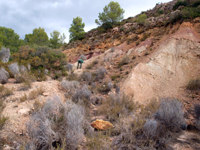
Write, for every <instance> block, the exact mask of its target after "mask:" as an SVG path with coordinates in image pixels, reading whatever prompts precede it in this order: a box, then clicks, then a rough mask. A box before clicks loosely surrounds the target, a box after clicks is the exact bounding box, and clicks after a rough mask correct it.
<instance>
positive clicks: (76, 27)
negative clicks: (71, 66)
mask: <svg viewBox="0 0 200 150" xmlns="http://www.w3.org/2000/svg"><path fill="white" fill-rule="evenodd" d="M84 27H85V24H84V23H82V18H81V17H76V18H73V22H72V24H71V27H70V29H69V33H70V41H76V40H82V39H83V38H84V37H85V32H84Z"/></svg>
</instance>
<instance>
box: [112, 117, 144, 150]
mask: <svg viewBox="0 0 200 150" xmlns="http://www.w3.org/2000/svg"><path fill="white" fill-rule="evenodd" d="M144 124H145V119H144V118H140V117H139V116H129V117H125V118H124V119H123V120H122V121H121V123H120V127H118V128H119V130H118V132H119V133H118V134H120V135H119V136H116V137H115V138H114V139H113V141H112V146H113V148H114V149H120V150H122V149H126V150H132V149H137V148H142V149H143V148H144V145H145V144H146V141H144V139H142V134H143V131H142V130H143V126H144Z"/></svg>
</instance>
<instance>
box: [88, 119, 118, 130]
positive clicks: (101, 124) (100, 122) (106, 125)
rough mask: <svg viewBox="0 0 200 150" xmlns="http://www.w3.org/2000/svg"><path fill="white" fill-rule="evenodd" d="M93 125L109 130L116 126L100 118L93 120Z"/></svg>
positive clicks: (96, 127)
mask: <svg viewBox="0 0 200 150" xmlns="http://www.w3.org/2000/svg"><path fill="white" fill-rule="evenodd" d="M91 126H92V127H93V128H95V129H97V130H108V129H111V128H113V127H114V126H113V124H112V123H110V122H108V121H103V120H99V119H97V120H96V121H94V122H92V124H91Z"/></svg>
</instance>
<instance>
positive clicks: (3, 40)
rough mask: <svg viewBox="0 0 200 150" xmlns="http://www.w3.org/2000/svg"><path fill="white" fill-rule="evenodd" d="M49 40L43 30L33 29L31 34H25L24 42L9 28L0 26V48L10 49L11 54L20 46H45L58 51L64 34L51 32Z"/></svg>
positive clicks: (62, 42)
mask: <svg viewBox="0 0 200 150" xmlns="http://www.w3.org/2000/svg"><path fill="white" fill-rule="evenodd" d="M50 35H51V37H50V39H49V37H48V35H47V33H46V32H45V30H44V28H41V27H39V28H35V29H34V30H33V33H31V34H26V35H25V38H24V40H22V39H20V37H19V35H18V34H17V33H15V32H14V30H13V29H11V28H6V27H1V26H0V48H1V47H6V48H10V52H11V54H13V53H15V52H18V50H19V48H20V46H25V45H29V46H31V47H38V46H47V47H50V48H53V49H58V48H60V46H62V45H63V44H64V40H65V38H66V37H65V34H64V33H63V35H61V34H60V32H58V31H53V32H52V33H51V34H50Z"/></svg>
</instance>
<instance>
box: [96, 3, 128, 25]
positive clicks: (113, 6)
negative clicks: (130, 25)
mask: <svg viewBox="0 0 200 150" xmlns="http://www.w3.org/2000/svg"><path fill="white" fill-rule="evenodd" d="M124 12H125V11H124V10H123V9H122V8H121V7H120V5H119V3H118V2H114V1H111V2H110V3H109V4H108V5H106V6H105V7H104V9H103V12H102V13H99V16H98V18H99V19H96V20H95V23H96V24H98V25H103V24H105V23H109V22H110V23H111V25H113V24H115V23H117V22H119V21H121V20H122V19H123V18H124V17H123V14H124Z"/></svg>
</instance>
